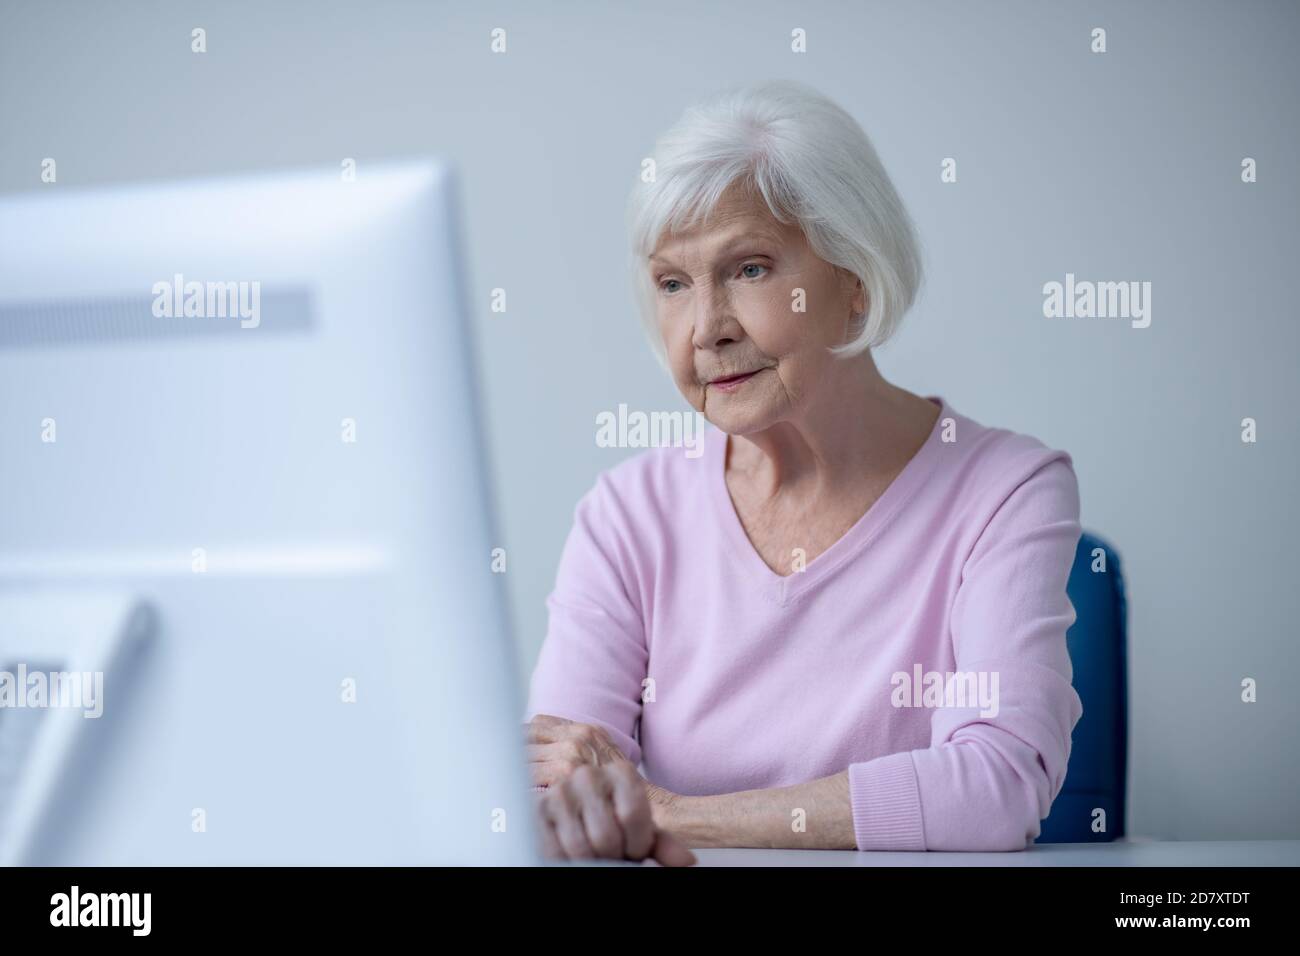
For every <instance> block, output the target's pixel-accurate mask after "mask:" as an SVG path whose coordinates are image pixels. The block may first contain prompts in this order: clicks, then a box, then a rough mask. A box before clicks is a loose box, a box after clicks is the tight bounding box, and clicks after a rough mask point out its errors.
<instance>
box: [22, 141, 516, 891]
mask: <svg viewBox="0 0 1300 956" xmlns="http://www.w3.org/2000/svg"><path fill="white" fill-rule="evenodd" d="M456 202H457V200H456V181H455V176H454V173H453V171H452V170H451V169H450V167H449V165H448V164H447V163H445V162H442V161H438V160H426V161H418V162H410V163H397V164H387V165H383V166H380V165H375V166H373V167H370V166H366V165H364V164H363V165H361V166H359V167H357V166H354V165H351V164H344V165H343V166H342V167H340V168H335V169H324V170H316V171H305V172H304V171H295V172H280V173H273V174H262V175H252V176H237V177H231V178H221V179H211V180H205V181H191V182H175V183H167V184H147V185H131V186H113V187H109V188H68V187H65V186H63V185H46V186H44V187H42V188H41V189H38V190H34V191H31V192H27V193H22V194H16V195H9V196H5V197H2V198H0V602H3V603H2V604H0V606H3V607H4V608H5V609H6V613H5V617H4V619H3V620H0V675H3V674H4V673H6V672H7V673H9V674H10V678H9V687H10V691H11V695H10V696H11V700H10V703H12V702H13V701H12V696H13V692H15V690H17V692H18V693H21V694H26V695H27V696H26V697H25V699H24V701H23V702H24V703H27V704H31V703H32V700H33V698H32V687H31V686H30V685H28V686H26V687H23V688H17V687H16V684H17V680H16V677H17V668H18V667H19V666H20V665H21V666H22V667H23V668H24V669H25V670H26V671H27V672H28V680H31V679H32V678H31V676H30V675H31V673H34V672H36V671H41V672H42V673H44V672H46V671H48V672H49V673H56V672H58V668H60V667H63V668H72V667H77V668H89V669H90V670H89V671H87V672H88V673H90V672H93V671H98V672H99V674H100V675H101V679H102V684H103V686H102V692H101V694H100V703H101V704H102V713H101V714H100V715H99V716H91V715H90V714H89V712H88V710H89V709H93V708H84V707H83V708H82V712H80V713H76V712H73V709H72V708H69V707H67V706H61V707H58V708H55V707H53V706H50V705H48V704H47V706H46V708H45V711H47V713H46V712H45V711H43V713H45V717H42V718H41V719H39V720H32V719H29V718H31V716H32V714H33V713H34V712H35V711H38V710H41V707H40V705H39V704H33V705H32V706H26V707H14V706H8V707H5V706H0V762H6V761H7V765H6V766H4V767H2V768H0V859H3V860H7V861H9V862H17V863H39V864H68V865H82V864H90V865H101V864H126V865H134V864H218V865H220V864H278V863H288V864H333V863H342V864H354V863H360V864H389V863H391V864H423V863H453V864H457V863H463V864H498V863H529V862H534V861H535V859H536V856H535V854H536V848H537V844H536V842H535V836H534V830H533V826H532V823H533V821H532V818H531V814H532V805H531V803H530V800H531V799H532V798H531V796H530V794H529V793H528V786H527V779H526V770H525V764H524V759H523V741H522V731H521V726H520V719H521V715H522V705H523V698H522V694H521V688H520V683H519V681H518V675H517V674H516V673H515V670H514V662H515V656H514V652H513V649H512V647H511V645H510V641H509V632H508V624H507V622H508V615H507V614H506V613H505V610H504V596H503V588H502V583H501V576H500V575H499V574H496V573H494V549H496V548H499V547H501V542H500V539H499V538H498V537H497V535H496V533H495V531H494V527H493V518H492V514H491V507H490V496H489V494H488V491H487V483H486V478H487V468H486V464H485V458H484V447H483V444H484V443H483V440H482V425H481V417H480V412H479V405H478V403H477V401H476V399H475V390H476V379H475V374H474V360H473V349H472V341H471V335H470V332H471V330H470V328H469V322H468V314H467V302H466V292H465V287H464V284H463V268H462V253H461V244H460V226H459V224H458V213H457V205H456ZM498 555H499V553H498ZM495 563H496V564H497V565H498V567H497V568H496V570H499V565H500V562H495ZM6 648H8V651H6ZM6 655H8V656H6ZM33 657H35V658H37V659H35V660H33V659H31V658H33ZM69 662H74V663H69ZM91 685H92V687H93V681H91ZM0 689H2V688H0ZM82 689H83V690H84V688H82ZM0 696H2V695H0ZM0 703H3V701H2V700H0ZM64 703H65V704H66V701H65V702H64ZM56 710H57V714H56V713H55V711H56ZM46 718H48V719H46ZM6 726H8V728H9V730H10V731H11V733H10V734H9V736H8V737H7V736H6V733H5V727H6ZM55 726H57V727H58V728H59V729H58V730H57V731H56V730H54V729H52V728H54V727H55ZM6 740H8V741H9V742H8V743H7V744H6V743H5V741H6ZM6 754H7V755H8V756H7V757H6V756H5V755H6Z"/></svg>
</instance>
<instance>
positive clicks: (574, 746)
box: [526, 714, 631, 787]
mask: <svg viewBox="0 0 1300 956" xmlns="http://www.w3.org/2000/svg"><path fill="white" fill-rule="evenodd" d="M526 728H527V735H528V744H527V746H528V767H529V770H530V772H531V774H532V778H533V783H534V785H536V786H539V787H549V786H553V785H555V784H557V783H559V782H560V781H561V780H564V779H565V778H567V777H568V776H569V775H570V774H571V773H573V771H575V770H577V769H578V768H579V767H582V766H592V767H605V766H609V765H611V764H616V763H625V764H628V765H629V766H631V764H630V762H629V761H628V759H627V757H625V756H624V755H623V751H621V750H619V749H618V745H617V744H615V743H614V741H612V740H611V739H610V737H609V734H608V733H607V732H606V731H605V728H603V727H596V726H594V725H592V724H580V723H578V722H577V721H574V720H565V719H564V718H562V717H552V716H550V715H549V714H538V715H537V716H535V717H534V718H533V719H532V720H530V721H529V722H528V724H527V725H526Z"/></svg>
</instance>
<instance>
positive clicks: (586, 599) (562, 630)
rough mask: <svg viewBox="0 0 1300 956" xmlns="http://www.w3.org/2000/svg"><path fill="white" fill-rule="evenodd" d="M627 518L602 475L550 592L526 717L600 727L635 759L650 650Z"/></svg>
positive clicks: (578, 514) (579, 513)
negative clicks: (624, 532) (622, 531)
mask: <svg viewBox="0 0 1300 956" xmlns="http://www.w3.org/2000/svg"><path fill="white" fill-rule="evenodd" d="M622 517H623V515H622V513H621V509H620V508H619V506H618V502H617V498H616V496H615V495H614V493H613V491H612V489H611V488H610V487H609V486H608V484H607V478H606V477H605V476H604V475H602V476H601V477H600V478H599V479H598V480H597V483H596V485H595V487H593V488H592V489H591V490H590V491H589V492H587V494H586V495H584V496H583V498H582V500H581V501H579V502H578V505H577V507H576V508H575V510H574V522H573V528H572V529H571V530H570V532H569V536H568V538H567V540H566V541H565V545H564V551H563V553H562V554H561V557H560V566H559V570H558V572H557V574H556V583H555V588H554V590H553V591H552V592H551V594H550V595H549V596H548V597H547V599H546V607H547V610H548V612H549V617H548V623H547V631H546V640H545V642H544V643H543V644H542V650H541V653H540V655H539V657H538V660H537V666H536V668H535V669H534V671H533V676H532V681H531V684H530V688H529V699H528V709H527V713H526V715H525V717H524V719H525V721H527V720H531V719H532V717H533V716H534V715H536V714H539V713H540V714H550V715H551V716H553V717H563V718H566V719H568V720H575V721H579V722H581V723H585V724H594V725H597V726H601V727H603V728H604V729H605V730H607V731H608V732H609V734H610V737H611V738H612V739H613V741H614V743H615V744H617V745H618V747H619V749H621V750H622V751H623V753H624V754H625V755H626V756H627V758H628V759H629V760H631V761H632V763H634V764H637V763H640V760H641V748H640V745H639V744H638V742H637V739H636V738H637V720H638V719H639V717H640V715H641V690H642V681H643V680H644V679H645V677H646V668H647V658H648V655H647V651H646V641H645V633H644V626H643V624H642V615H641V611H640V609H639V607H638V605H637V603H636V602H635V595H636V593H637V592H636V590H635V580H636V578H635V575H634V574H633V573H632V567H631V549H630V548H629V547H628V546H627V542H626V541H625V540H624V539H623V537H622V536H621V535H620V532H619V530H618V529H619V528H622V527H624V522H623V521H622V520H621V518H622Z"/></svg>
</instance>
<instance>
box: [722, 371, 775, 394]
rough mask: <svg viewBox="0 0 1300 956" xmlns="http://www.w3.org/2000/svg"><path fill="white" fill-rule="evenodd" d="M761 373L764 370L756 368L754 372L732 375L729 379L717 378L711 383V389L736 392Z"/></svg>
mask: <svg viewBox="0 0 1300 956" xmlns="http://www.w3.org/2000/svg"><path fill="white" fill-rule="evenodd" d="M761 371H763V369H761V368H756V369H754V371H752V372H745V373H744V374H743V375H731V376H729V377H727V378H715V379H714V380H713V381H712V382H710V383H709V387H710V388H716V389H718V390H719V391H721V392H734V391H735V390H736V389H738V388H740V386H741V385H744V384H745V383H746V382H748V381H749V380H750V379H751V378H753V377H754V376H755V375H757V374H758V373H759V372H761Z"/></svg>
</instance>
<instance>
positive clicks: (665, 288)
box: [659, 279, 680, 292]
mask: <svg viewBox="0 0 1300 956" xmlns="http://www.w3.org/2000/svg"><path fill="white" fill-rule="evenodd" d="M670 282H671V283H674V284H677V285H680V283H678V282H677V280H676V279H665V280H664V281H663V282H661V283H659V289H660V290H661V291H663V292H672V291H673V290H672V289H669V288H668V284H669V283H670Z"/></svg>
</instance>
